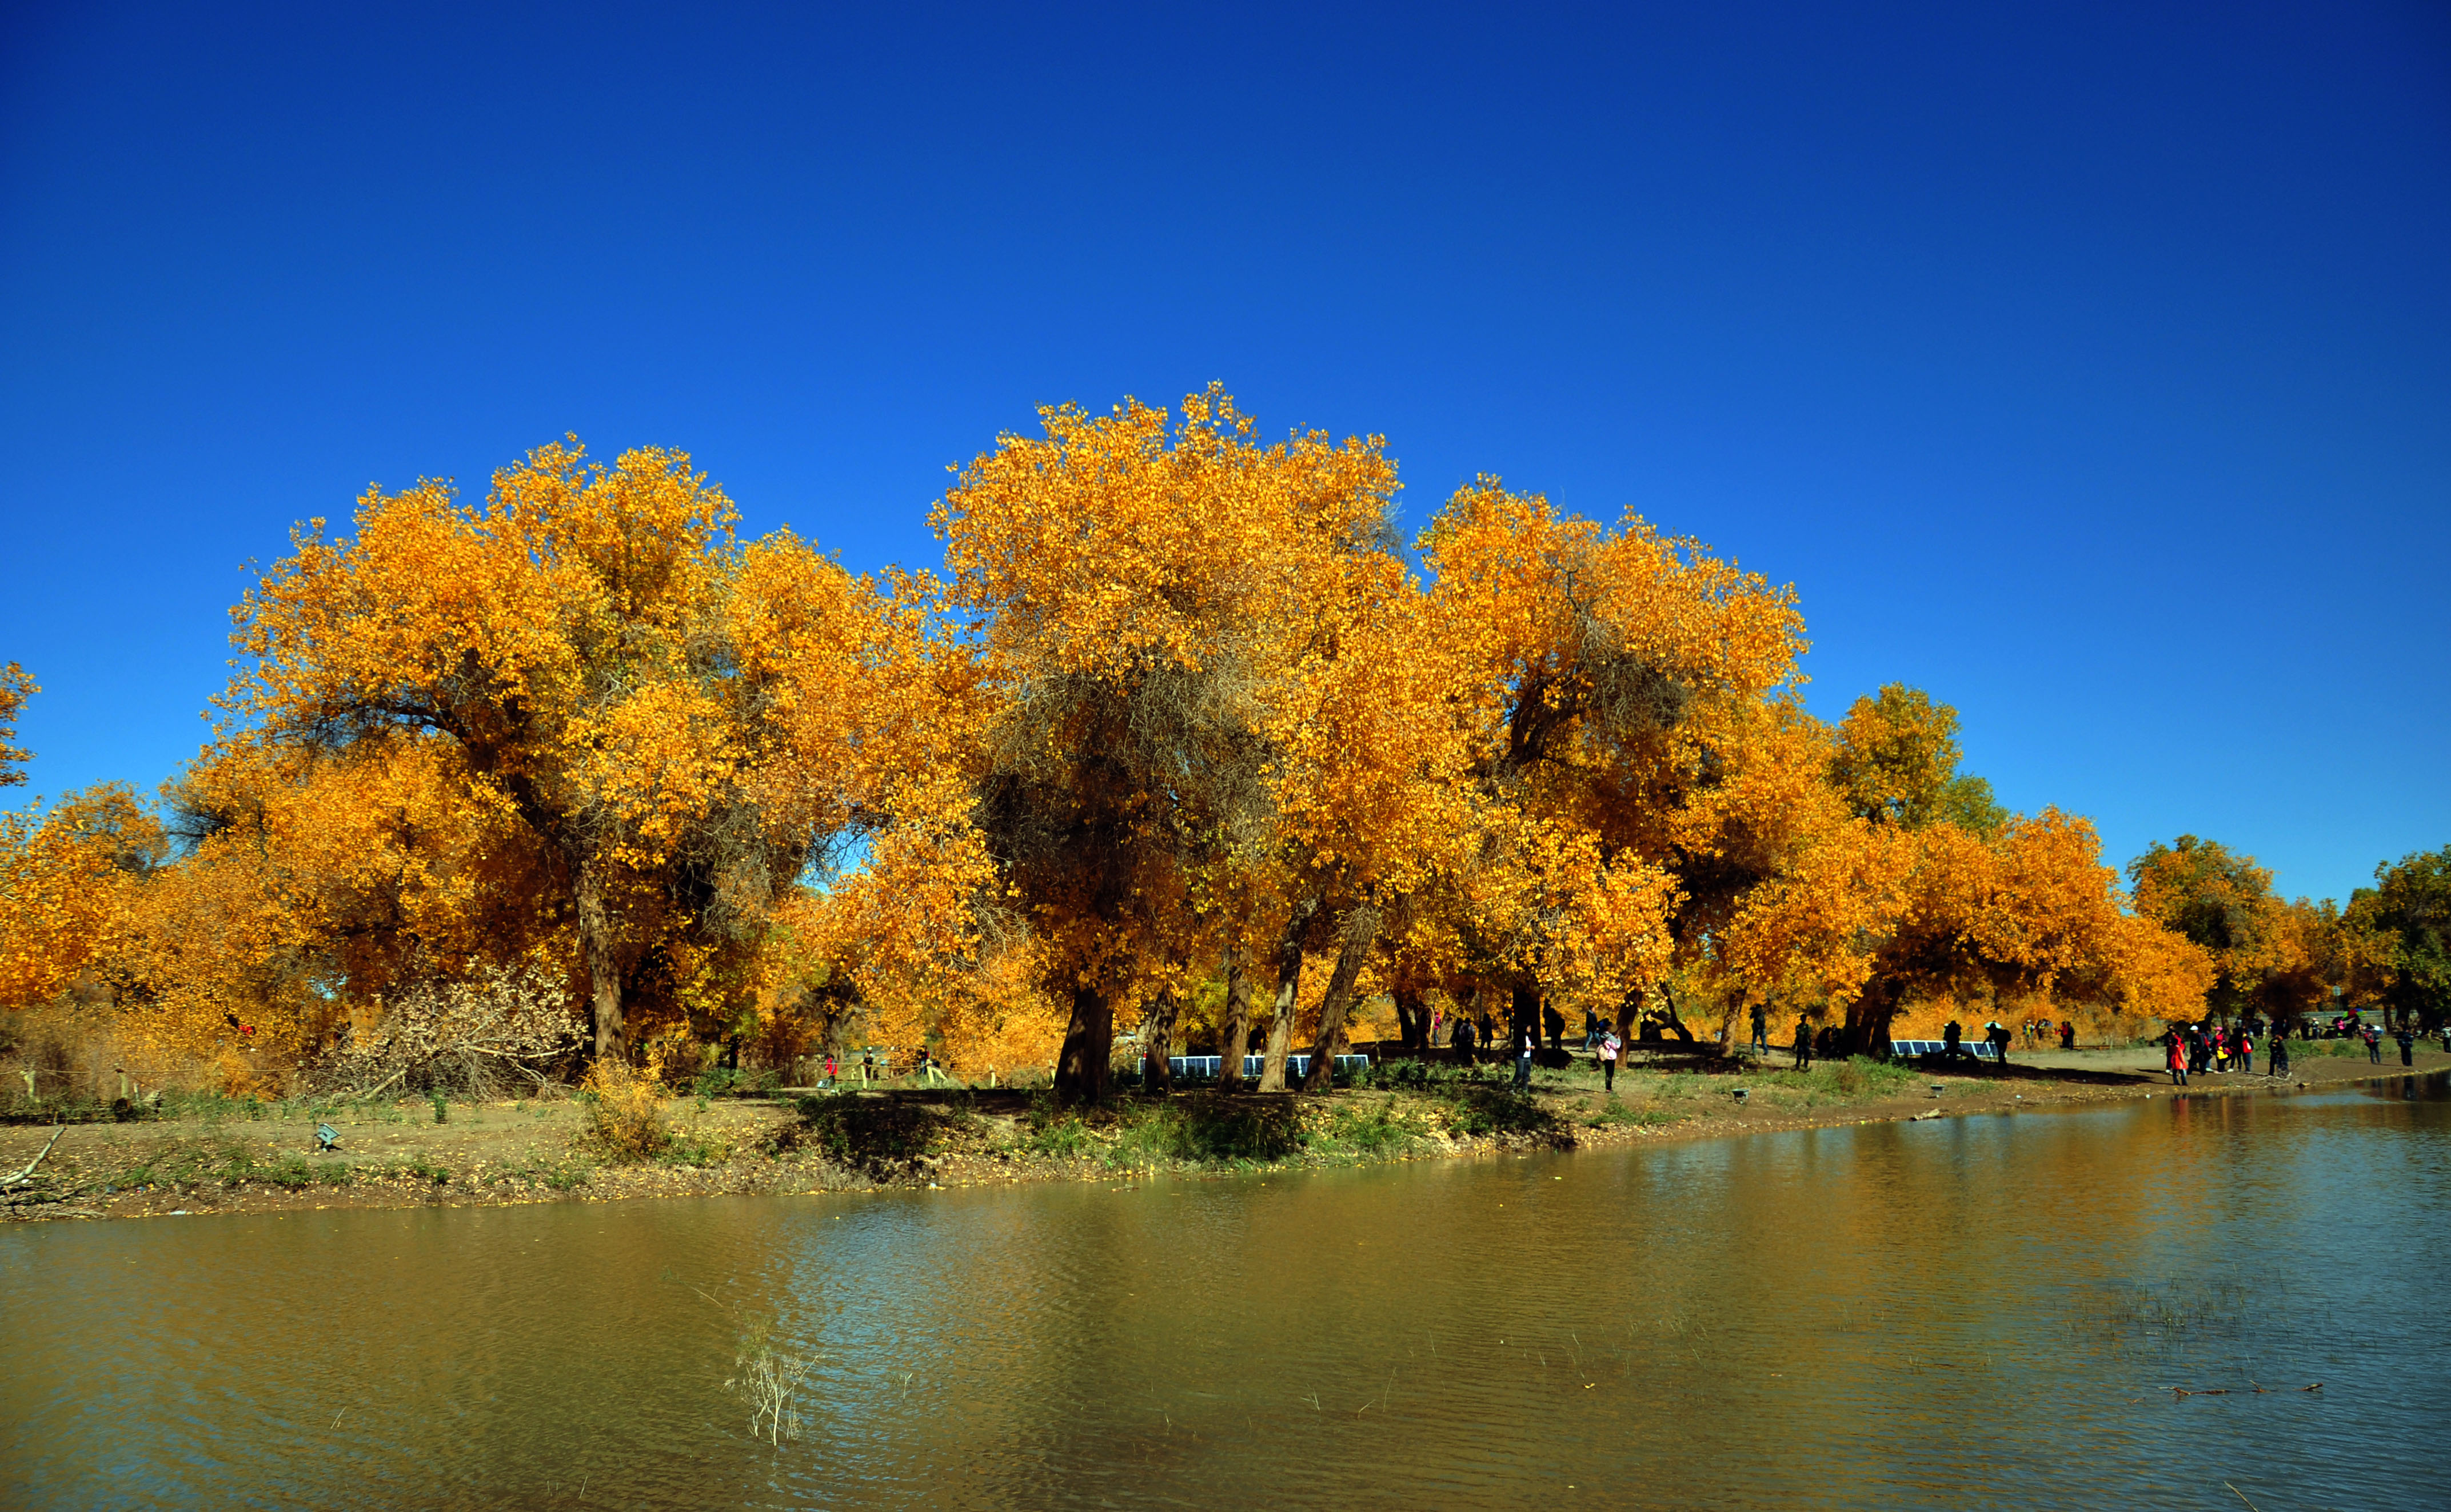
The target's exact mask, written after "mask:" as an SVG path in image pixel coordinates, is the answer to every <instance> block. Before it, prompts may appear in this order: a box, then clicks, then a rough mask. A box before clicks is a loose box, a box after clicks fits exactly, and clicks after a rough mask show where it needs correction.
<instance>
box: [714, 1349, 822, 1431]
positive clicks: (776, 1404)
mask: <svg viewBox="0 0 2451 1512" xmlns="http://www.w3.org/2000/svg"><path fill="white" fill-rule="evenodd" d="M732 1364H733V1375H732V1378H731V1379H730V1380H728V1381H726V1382H724V1383H723V1388H724V1389H725V1390H727V1391H738V1392H740V1393H741V1394H743V1395H744V1396H746V1397H748V1398H749V1433H750V1436H751V1437H752V1438H756V1437H760V1436H762V1437H763V1438H764V1439H765V1440H766V1442H767V1443H769V1444H780V1443H782V1442H783V1441H784V1440H785V1439H796V1438H798V1437H799V1436H800V1409H799V1406H798V1405H797V1402H796V1400H795V1399H796V1398H797V1396H798V1394H799V1390H800V1383H801V1382H802V1381H805V1380H807V1379H808V1376H809V1372H810V1371H811V1370H812V1369H814V1367H815V1365H816V1362H815V1361H814V1360H810V1359H805V1358H803V1357H801V1356H799V1355H796V1354H784V1353H781V1352H779V1351H777V1350H776V1349H775V1344H774V1331H773V1329H772V1328H770V1327H769V1326H768V1325H766V1324H763V1323H760V1324H755V1325H753V1326H752V1327H751V1328H750V1329H749V1331H748V1332H746V1333H744V1334H742V1335H741V1336H740V1347H739V1350H738V1352H737V1353H736V1354H735V1355H734V1357H733V1361H732Z"/></svg>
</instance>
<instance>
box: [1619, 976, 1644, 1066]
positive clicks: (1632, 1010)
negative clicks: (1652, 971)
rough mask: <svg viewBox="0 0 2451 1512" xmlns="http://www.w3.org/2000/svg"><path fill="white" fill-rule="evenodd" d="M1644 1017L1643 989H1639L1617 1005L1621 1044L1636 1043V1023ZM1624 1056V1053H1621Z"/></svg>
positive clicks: (1627, 995)
mask: <svg viewBox="0 0 2451 1512" xmlns="http://www.w3.org/2000/svg"><path fill="white" fill-rule="evenodd" d="M1641 1017H1642V989H1641V988H1639V987H1637V988H1636V989H1634V990H1633V991H1632V992H1630V993H1627V994H1626V995H1625V1000H1624V1001H1623V1002H1621V1003H1618V1005H1617V1037H1618V1042H1619V1043H1621V1044H1625V1045H1628V1046H1631V1045H1632V1044H1633V1043H1634V1021H1635V1020H1636V1019H1637V1018H1641ZM1619 1054H1623V1052H1619Z"/></svg>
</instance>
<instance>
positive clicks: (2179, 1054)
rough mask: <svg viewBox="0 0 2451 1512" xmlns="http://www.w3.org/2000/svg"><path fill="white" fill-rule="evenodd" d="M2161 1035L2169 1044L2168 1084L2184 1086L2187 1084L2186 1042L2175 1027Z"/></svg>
mask: <svg viewBox="0 0 2451 1512" xmlns="http://www.w3.org/2000/svg"><path fill="white" fill-rule="evenodd" d="M2163 1038H2164V1039H2166V1040H2167V1041H2168V1042H2169V1045H2170V1085H2171V1086H2173V1087H2184V1086H2186V1084H2187V1042H2186V1040H2185V1039H2183V1038H2181V1037H2180V1036H2179V1032H2178V1031H2177V1030H2175V1029H2173V1030H2171V1031H2170V1032H2169V1033H2168V1034H2167V1035H2164V1036H2163Z"/></svg>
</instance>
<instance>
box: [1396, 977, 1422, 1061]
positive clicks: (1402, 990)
mask: <svg viewBox="0 0 2451 1512" xmlns="http://www.w3.org/2000/svg"><path fill="white" fill-rule="evenodd" d="M1394 996H1395V998H1396V1034H1397V1037H1399V1038H1400V1039H1402V1041H1403V1044H1404V1050H1405V1053H1406V1054H1408V1055H1420V1054H1422V1052H1424V1051H1426V1050H1428V1049H1429V1048H1430V1006H1429V1004H1427V1003H1425V1002H1423V1001H1422V994H1421V992H1420V990H1419V989H1417V988H1412V987H1399V988H1397V989H1396V991H1395V995H1394Z"/></svg>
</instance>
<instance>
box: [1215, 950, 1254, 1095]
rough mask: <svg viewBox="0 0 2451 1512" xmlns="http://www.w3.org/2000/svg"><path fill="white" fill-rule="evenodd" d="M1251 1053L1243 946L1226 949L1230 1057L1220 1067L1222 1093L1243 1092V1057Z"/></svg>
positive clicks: (1248, 983) (1248, 978)
mask: <svg viewBox="0 0 2451 1512" xmlns="http://www.w3.org/2000/svg"><path fill="white" fill-rule="evenodd" d="M1250 1053H1251V974H1250V973H1249V972H1247V971H1245V970H1244V969H1243V944H1242V941H1240V940H1231V941H1228V942H1227V944H1226V946H1225V1055H1224V1056H1222V1057H1220V1060H1219V1063H1218V1067H1217V1086H1218V1090H1219V1091H1221V1092H1240V1091H1242V1090H1243V1057H1244V1056H1247V1055H1249V1054H1250Z"/></svg>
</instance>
